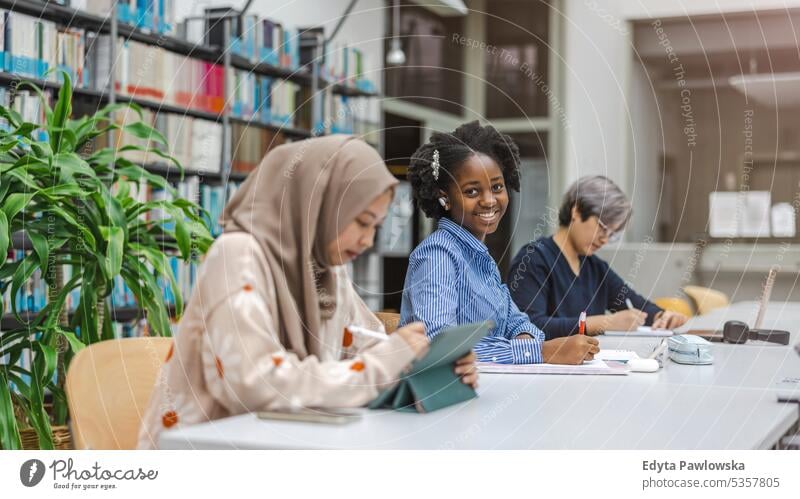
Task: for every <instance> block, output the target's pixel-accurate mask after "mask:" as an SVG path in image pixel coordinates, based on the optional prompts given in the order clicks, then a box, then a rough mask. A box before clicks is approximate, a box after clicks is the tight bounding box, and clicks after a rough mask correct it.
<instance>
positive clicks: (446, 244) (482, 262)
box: [401, 121, 599, 364]
mask: <svg viewBox="0 0 800 499" xmlns="http://www.w3.org/2000/svg"><path fill="white" fill-rule="evenodd" d="M409 179H410V181H411V186H412V188H413V191H414V199H415V200H416V202H417V204H418V205H419V207H420V208H421V209H422V211H423V212H425V214H426V215H427V216H428V217H431V218H434V219H438V220H439V227H438V230H436V231H435V232H434V233H433V234H431V235H430V236H428V237H427V238H426V239H425V240H424V241H422V243H421V244H420V245H419V246H418V247H417V248H416V249H415V250H414V251H413V253H411V256H410V258H409V267H408V273H407V275H406V282H405V287H404V289H403V303H402V307H401V324H408V323H411V322H413V321H422V322H424V323H425V329H426V333H427V335H428V336H429V337H433V336H436V335H437V334H438V333H439V332H440V331H442V330H443V329H444V328H446V327H448V326H454V325H459V324H468V323H475V322H481V321H485V320H489V321H493V322H494V328H493V329H492V330H491V331H490V333H489V334H488V336H487V337H485V338H484V339H483V340H481V342H480V343H478V345H477V346H476V347H475V353H476V354H477V355H478V359H479V360H480V361H484V362H496V363H506V364H511V363H513V364H532V363H539V362H550V363H563V364H580V363H581V362H583V360H584V359H592V358H593V355H594V353H596V352H597V351H599V350H598V346H597V344H598V342H597V340H595V339H592V338H587V337H585V336H581V337H572V338H560V339H558V340H553V341H548V342H545V341H544V333H542V331H540V330H539V328H537V327H536V326H534V325H533V324H531V322H530V321H529V320H528V317H527V316H526V315H525V314H523V313H522V312H520V311H519V309H518V308H517V306H516V305H515V304H514V302H513V301H512V300H511V296H510V295H509V293H508V288H506V287H505V286H503V284H502V283H501V282H500V273H499V271H498V269H497V264H496V263H495V261H494V260H493V259H492V257H491V256H490V255H489V250H488V248H487V247H486V245H485V244H484V243H483V241H484V239H485V238H486V235H487V234H491V233H493V232H494V231H496V230H497V226H498V225H499V223H500V220H501V219H502V218H503V215H504V214H505V212H506V208H507V207H508V191H507V189H508V188H511V189H514V190H516V191H519V185H520V169H519V149H518V148H517V146H516V144H514V142H513V141H512V140H511V138H510V137H508V136H507V135H504V134H502V133H500V132H498V131H497V130H495V129H494V127H491V126H481V125H480V124H479V123H478V122H477V121H473V122H471V123H467V124H465V125H461V126H460V127H458V128H457V129H456V130H455V131H453V132H452V133H434V134H433V135H432V136H431V139H430V141H429V142H428V143H426V144H425V145H423V146H422V147H420V148H419V149H418V150H417V152H416V153H414V155H413V156H412V158H411V165H410V167H409Z"/></svg>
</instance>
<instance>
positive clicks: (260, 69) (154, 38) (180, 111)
mask: <svg viewBox="0 0 800 499" xmlns="http://www.w3.org/2000/svg"><path fill="white" fill-rule="evenodd" d="M0 9H3V10H6V11H9V12H14V13H19V14H25V15H28V16H31V17H33V18H37V19H39V20H42V21H49V22H53V23H55V24H57V25H59V26H63V27H71V28H76V29H83V30H86V31H87V32H93V33H97V34H98V35H110V36H111V39H112V40H114V39H115V38H116V39H120V38H121V39H124V40H128V41H134V42H138V43H141V44H144V45H147V46H152V47H158V48H160V49H163V50H164V51H167V52H171V53H174V54H178V55H180V56H185V57H187V58H191V59H196V60H200V61H205V62H208V63H213V64H217V65H221V66H222V67H223V71H224V73H223V74H224V75H225V76H224V83H223V96H224V100H225V102H226V103H230V102H231V96H232V92H231V90H232V89H231V88H230V87H231V86H232V85H231V78H232V77H231V76H230V70H240V71H245V72H247V73H252V74H254V75H258V76H262V77H269V78H274V79H277V80H285V81H289V82H292V83H294V84H297V85H299V86H300V87H301V91H302V92H303V93H307V92H310V93H311V95H310V96H308V98H309V102H307V104H308V103H310V108H311V109H317V108H321V107H322V106H321V104H320V102H319V100H320V99H323V98H324V97H325V95H326V94H332V95H337V96H341V97H345V98H370V97H376V96H377V95H378V94H377V93H375V92H369V91H365V90H363V89H360V88H356V87H354V86H350V85H347V84H344V83H342V82H337V81H329V80H326V79H323V78H322V77H318V76H316V75H319V74H320V72H319V63H318V61H317V60H314V61H312V63H310V64H307V65H306V66H301V67H299V68H298V69H291V68H287V67H281V66H276V65H272V64H268V63H264V62H259V61H253V60H250V59H248V58H247V57H244V56H242V55H240V54H236V53H231V51H229V50H226V49H225V48H226V47H229V46H230V43H228V42H229V41H230V29H226V37H225V40H226V43H224V44H223V46H222V47H220V46H212V45H204V44H198V43H193V42H189V41H187V40H183V39H181V38H178V37H175V36H171V35H165V34H160V33H150V32H147V31H144V30H141V29H138V28H136V27H134V26H131V25H128V24H125V23H122V22H119V20H118V19H117V13H116V11H114V12H112V13H111V14H110V15H108V16H102V15H96V14H93V13H89V12H85V11H81V10H78V9H74V8H71V7H67V6H63V5H59V4H56V3H52V2H39V1H34V0H0ZM110 45H112V46H116V45H115V44H114V43H112V44H110ZM109 60H110V61H113V60H114V49H112V50H111V51H110V53H109ZM3 67H4V66H3ZM112 73H114V71H112ZM21 81H30V82H32V83H34V84H36V85H37V86H39V87H40V88H43V89H49V90H53V91H56V90H58V89H59V88H60V87H61V85H60V83H58V82H57V81H49V80H47V81H46V80H42V79H37V78H31V77H29V76H23V75H19V74H15V73H11V72H7V71H5V70H2V69H0V86H4V87H13V86H15V85H16V84H18V83H19V82H21ZM114 81H115V77H114V76H112V77H111V79H110V82H109V83H110V84H109V85H107V86H106V87H105V89H104V88H82V87H76V88H74V90H73V98H74V99H75V100H80V101H84V102H86V103H87V104H91V105H97V106H99V105H103V104H106V103H114V102H134V103H136V104H138V105H139V106H141V107H142V108H144V109H149V110H152V111H153V112H154V113H158V114H174V115H181V116H184V117H191V118H196V119H200V120H207V121H212V122H215V123H220V124H222V127H223V129H222V144H223V146H222V156H223V157H222V162H221V165H222V168H221V170H220V171H219V172H204V171H196V170H194V169H193V168H192V165H191V164H185V165H184V167H185V172H184V174H183V177H184V178H187V177H197V178H198V180H199V182H200V183H202V184H208V185H221V186H224V188H225V191H224V192H225V193H227V192H229V191H227V185H228V184H229V183H232V182H241V181H243V180H244V179H245V178H246V177H247V173H239V172H235V171H232V166H233V163H234V158H233V154H232V151H231V149H232V148H231V145H232V144H231V138H232V128H233V127H234V126H235V125H238V126H246V127H253V128H257V129H264V130H268V131H270V132H274V133H278V134H280V135H281V136H283V137H285V138H287V139H289V140H300V139H305V138H310V137H312V136H315V135H320V134H322V133H325V131H324V130H323V131H321V132H318V131H312V130H311V129H304V128H298V127H287V126H281V125H277V124H273V123H266V122H262V121H259V120H258V119H256V118H241V117H236V116H232V114H231V106H230V105H225V106H223V109H222V111H221V112H219V113H214V112H208V111H202V110H197V109H189V108H187V107H182V106H178V105H173V104H168V103H164V102H160V101H158V100H150V99H147V98H141V97H138V96H131V95H126V94H124V93H122V92H118V91H117V92H115V91H112V90H109V89H114V88H115V86H114ZM311 126H312V127H313V126H314V123H311ZM141 166H142V167H144V168H145V169H147V170H148V171H150V172H151V173H155V174H158V175H160V176H162V177H164V178H166V179H167V180H169V181H171V182H172V181H175V182H177V181H179V180H180V179H181V174H180V172H179V171H178V169H177V168H175V167H174V166H168V165H166V164H163V163H146V164H142V165H141ZM225 195H227V194H223V196H225ZM223 204H224V202H223ZM165 242H167V241H165ZM172 242H174V241H172ZM10 247H11V248H12V249H15V250H23V251H28V250H30V249H31V245H30V242H29V241H26V238H25V236H24V234H23V233H17V234H14V235H13V237H12V241H11V245H10ZM112 315H113V316H114V318H115V321H124V320H132V319H134V318H136V317H140V316H142V315H143V314H141V311H140V310H139V309H138V308H136V307H133V308H131V307H117V308H113V309H112ZM15 325H16V326H18V325H19V322H18V321H17V319H16V318H15V317H14V316H13V315H11V314H5V315H3V316H2V317H0V331H2V330H7V329H9V328H11V327H14V326H15Z"/></svg>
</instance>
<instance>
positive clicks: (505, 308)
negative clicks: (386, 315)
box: [400, 218, 544, 364]
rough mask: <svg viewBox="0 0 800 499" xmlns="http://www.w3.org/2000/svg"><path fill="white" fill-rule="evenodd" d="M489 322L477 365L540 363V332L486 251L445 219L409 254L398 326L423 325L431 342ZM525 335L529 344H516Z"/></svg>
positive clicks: (472, 237) (481, 342)
mask: <svg viewBox="0 0 800 499" xmlns="http://www.w3.org/2000/svg"><path fill="white" fill-rule="evenodd" d="M485 320H491V321H493V322H494V323H495V327H494V329H492V330H491V331H490V332H489V334H488V335H487V336H486V337H485V338H483V339H482V340H481V341H480V343H478V345H477V346H476V347H475V353H476V355H477V356H478V360H479V361H481V362H496V363H499V364H535V363H539V362H542V342H543V341H544V333H543V332H542V331H541V330H539V328H537V327H536V326H534V325H533V324H531V322H530V320H529V319H528V316H527V315H525V314H524V313H522V312H520V310H519V309H518V308H517V305H516V304H515V303H514V301H513V300H512V299H511V295H510V294H509V292H508V288H507V287H506V286H505V285H504V284H503V283H502V282H501V281H500V272H499V270H498V269H497V264H496V263H495V261H494V259H492V256H491V255H490V254H489V249H488V248H487V247H486V245H484V244H483V243H482V242H480V241H479V240H478V239H477V238H476V237H475V236H473V235H472V234H470V233H469V231H467V230H466V229H465V228H463V227H461V226H460V225H458V224H457V223H455V222H453V221H452V220H450V219H448V218H442V219H440V220H439V228H438V230H436V231H435V232H434V233H433V234H431V235H430V236H428V237H427V238H425V240H424V241H422V243H420V245H419V246H417V248H416V249H415V250H414V251H413V252H412V253H411V257H410V258H409V264H408V273H407V274H406V282H405V286H404V289H403V303H402V306H401V309H400V325H404V324H408V323H409V322H414V321H422V322H424V323H425V330H426V332H427V334H428V337H429V338H433V337H434V336H436V335H437V334H439V332H440V331H441V330H442V329H444V328H447V327H448V326H455V325H459V324H469V323H474V322H482V321H485ZM522 333H528V334H530V335H531V336H533V339H530V338H526V339H522V338H520V339H517V336H518V335H520V334H522Z"/></svg>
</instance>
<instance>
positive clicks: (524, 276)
mask: <svg viewBox="0 0 800 499" xmlns="http://www.w3.org/2000/svg"><path fill="white" fill-rule="evenodd" d="M579 258H580V271H579V272H578V275H577V276H576V275H575V273H574V272H573V271H572V268H571V267H570V266H569V262H567V259H566V258H565V257H564V255H563V254H562V253H561V249H560V248H559V247H558V245H556V243H555V241H553V238H552V237H545V238H542V239H539V240H537V241H534V242H532V243H528V244H527V245H525V246H524V247H523V248H522V249H521V250H520V251H519V253H517V256H515V257H514V260H513V261H512V263H511V269H510V270H509V273H508V278H507V280H506V282H507V284H508V289H509V291H510V292H511V297H512V299H513V300H514V302H515V303H516V304H517V306H518V307H519V309H520V310H522V311H523V312H525V313H526V314H528V317H529V318H530V320H531V322H532V323H533V324H535V325H536V326H537V327H539V329H541V330H542V331H544V333H545V337H546V338H547V339H548V340H549V339H552V338H558V337H560V336H569V335H571V334H575V333H577V332H578V320H579V317H580V314H581V312H583V311H585V312H586V315H587V316H590V315H603V314H604V313H605V312H606V310H609V311H611V312H618V311H620V310H625V309H626V308H627V305H626V303H625V299H626V298H629V299H630V300H631V303H632V304H633V306H634V307H636V308H637V309H640V310H643V311H645V312H647V322H646V324H647V325H650V324H652V323H653V319H654V316H655V314H656V313H658V312H660V311H661V309H660V308H659V307H658V306H656V305H655V304H653V303H651V302H650V301H648V300H647V299H645V298H644V297H642V296H641V295H639V294H637V293H636V292H635V291H634V290H632V289H631V288H630V286H628V285H627V284H626V283H625V281H623V280H622V278H621V277H620V276H619V275H617V273H616V272H614V271H613V270H611V268H610V267H609V266H608V264H607V263H606V262H605V261H604V260H603V259H601V258H600V257H598V256H595V255H592V256H588V257H586V256H581V257H579Z"/></svg>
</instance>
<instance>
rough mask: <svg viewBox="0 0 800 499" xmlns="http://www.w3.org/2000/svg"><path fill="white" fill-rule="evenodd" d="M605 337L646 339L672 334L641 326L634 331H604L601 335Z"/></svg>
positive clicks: (666, 330)
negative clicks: (639, 337) (642, 337)
mask: <svg viewBox="0 0 800 499" xmlns="http://www.w3.org/2000/svg"><path fill="white" fill-rule="evenodd" d="M603 334H604V335H606V336H645V337H648V338H660V337H663V336H672V335H673V334H675V333H673V332H672V331H671V330H669V329H653V328H651V327H650V326H641V327H639V328H637V329H636V331H606V332H604V333H603Z"/></svg>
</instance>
